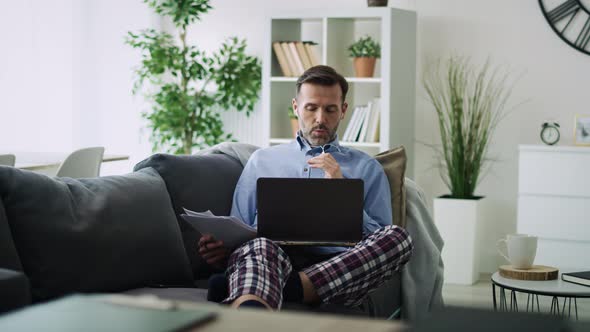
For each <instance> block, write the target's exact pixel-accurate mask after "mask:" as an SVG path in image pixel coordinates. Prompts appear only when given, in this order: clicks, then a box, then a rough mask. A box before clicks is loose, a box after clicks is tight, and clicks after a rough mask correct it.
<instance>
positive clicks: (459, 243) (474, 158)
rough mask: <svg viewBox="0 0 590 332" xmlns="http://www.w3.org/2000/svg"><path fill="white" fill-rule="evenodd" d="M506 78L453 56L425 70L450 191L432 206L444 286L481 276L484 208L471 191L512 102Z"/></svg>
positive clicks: (439, 160) (438, 152)
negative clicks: (442, 244)
mask: <svg viewBox="0 0 590 332" xmlns="http://www.w3.org/2000/svg"><path fill="white" fill-rule="evenodd" d="M507 79H508V75H507V74H505V73H503V72H501V71H500V70H499V69H498V68H492V66H491V65H490V62H489V61H487V62H486V63H485V64H484V65H483V66H482V67H477V66H474V65H472V63H471V61H470V60H469V59H468V58H463V57H457V56H452V57H450V58H449V59H446V60H444V61H441V60H439V61H437V62H435V63H433V64H431V65H430V66H428V67H427V68H426V69H425V71H424V76H423V85H424V88H425V90H426V92H427V95H428V98H429V100H430V102H431V103H432V105H433V106H434V109H435V110H436V114H437V119H438V127H439V130H440V138H441V147H436V146H432V147H433V148H434V149H435V152H436V153H435V155H436V156H437V157H438V158H437V166H438V169H439V172H440V175H441V178H442V180H443V182H444V183H445V184H446V186H447V187H448V189H449V191H450V194H448V195H444V196H441V197H439V198H436V199H435V201H434V219H435V223H436V225H437V227H438V229H439V231H440V233H441V236H442V237H443V239H444V240H445V248H444V249H443V253H442V256H443V262H444V264H445V282H449V283H456V284H473V283H474V282H475V281H476V280H477V278H478V277H479V272H480V271H479V266H478V263H479V261H480V257H479V255H480V252H481V250H482V249H481V248H479V247H478V244H480V243H481V240H482V235H481V228H482V225H481V224H480V223H481V219H482V217H485V212H483V210H484V209H485V207H484V204H485V203H484V197H482V196H478V195H476V194H475V190H476V188H477V185H478V184H479V182H480V180H481V175H482V172H483V170H485V169H486V167H487V164H488V163H489V161H490V159H489V158H488V157H487V154H488V149H489V146H490V142H491V141H492V137H493V133H494V130H495V128H496V127H497V125H498V123H499V122H500V120H501V119H502V118H503V116H504V114H505V108H506V104H507V101H508V99H509V97H510V92H511V87H508V86H507V85H506V83H507Z"/></svg>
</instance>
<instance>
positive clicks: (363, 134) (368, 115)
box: [357, 101, 373, 142]
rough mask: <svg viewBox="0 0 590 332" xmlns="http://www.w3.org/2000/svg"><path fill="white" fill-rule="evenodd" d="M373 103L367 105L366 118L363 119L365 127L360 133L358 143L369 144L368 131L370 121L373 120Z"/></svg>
mask: <svg viewBox="0 0 590 332" xmlns="http://www.w3.org/2000/svg"><path fill="white" fill-rule="evenodd" d="M372 104H373V102H372V101H369V102H368V103H367V111H366V112H365V114H364V115H365V116H364V118H363V125H362V127H361V131H360V133H359V138H358V140H357V141H358V142H367V139H366V137H367V129H368V128H369V119H370V118H371V113H372V112H373V105H372Z"/></svg>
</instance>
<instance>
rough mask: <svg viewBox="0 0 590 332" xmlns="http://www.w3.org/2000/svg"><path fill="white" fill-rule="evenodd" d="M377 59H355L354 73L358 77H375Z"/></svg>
mask: <svg viewBox="0 0 590 332" xmlns="http://www.w3.org/2000/svg"><path fill="white" fill-rule="evenodd" d="M376 62H377V58H364V57H363V58H354V60H353V63H354V73H355V75H356V77H373V73H374V72H375V63H376Z"/></svg>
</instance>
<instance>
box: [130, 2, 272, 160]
mask: <svg viewBox="0 0 590 332" xmlns="http://www.w3.org/2000/svg"><path fill="white" fill-rule="evenodd" d="M144 2H145V3H147V4H148V5H149V6H150V7H151V8H152V9H154V10H155V12H156V13H157V14H159V15H162V16H165V17H167V18H169V19H170V20H171V21H172V23H173V24H174V26H175V27H176V29H177V30H178V41H180V45H178V43H177V42H176V41H175V38H174V37H173V36H172V35H171V34H169V33H166V32H163V31H157V30H153V29H147V30H142V31H140V32H138V33H133V32H129V34H128V36H127V39H126V43H127V44H129V45H131V47H133V48H135V49H139V50H141V57H142V59H141V64H140V65H139V67H138V68H137V70H136V75H137V79H136V82H135V84H134V88H133V92H134V93H138V92H139V91H140V90H141V91H144V92H145V96H146V98H147V99H148V100H149V101H150V102H151V104H152V109H151V110H150V111H148V112H145V113H143V114H142V115H143V116H144V117H145V118H146V119H147V120H148V121H149V127H150V128H151V129H152V132H151V141H152V143H153V149H154V150H164V151H168V152H173V153H185V154H190V153H191V152H192V150H193V148H203V147H207V146H211V145H214V144H217V143H220V142H223V141H226V140H230V139H231V134H226V133H225V132H224V130H223V122H222V120H221V114H220V111H222V110H229V109H235V110H238V111H245V112H246V115H249V114H250V113H251V112H252V110H253V109H254V104H255V103H256V101H257V100H258V93H259V91H260V87H261V83H262V82H261V75H262V73H261V62H260V60H259V59H258V58H257V57H254V56H250V55H247V54H246V51H245V50H246V41H245V40H240V39H238V38H236V37H233V38H229V39H228V40H226V41H225V42H224V43H223V44H222V45H221V48H220V49H219V50H218V51H216V52H214V53H213V54H206V53H205V52H204V51H201V50H199V49H198V48H197V47H196V46H192V45H188V44H187V28H188V26H189V25H190V24H192V23H194V22H196V21H198V20H200V19H201V16H202V15H203V14H205V13H207V12H208V11H209V10H210V9H211V6H210V5H209V0H187V1H183V2H178V1H177V0H144ZM145 83H148V84H145Z"/></svg>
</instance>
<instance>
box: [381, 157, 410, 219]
mask: <svg viewBox="0 0 590 332" xmlns="http://www.w3.org/2000/svg"><path fill="white" fill-rule="evenodd" d="M375 159H377V161H378V162H379V163H381V166H383V170H384V171H385V174H386V175H387V179H388V181H389V187H390V189H391V208H392V211H393V216H392V217H393V224H394V225H398V226H400V227H405V226H406V187H405V185H404V179H405V176H406V161H407V157H406V150H405V149H404V147H403V146H399V147H397V148H393V149H391V150H387V151H384V152H381V153H379V154H378V155H376V156H375Z"/></svg>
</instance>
